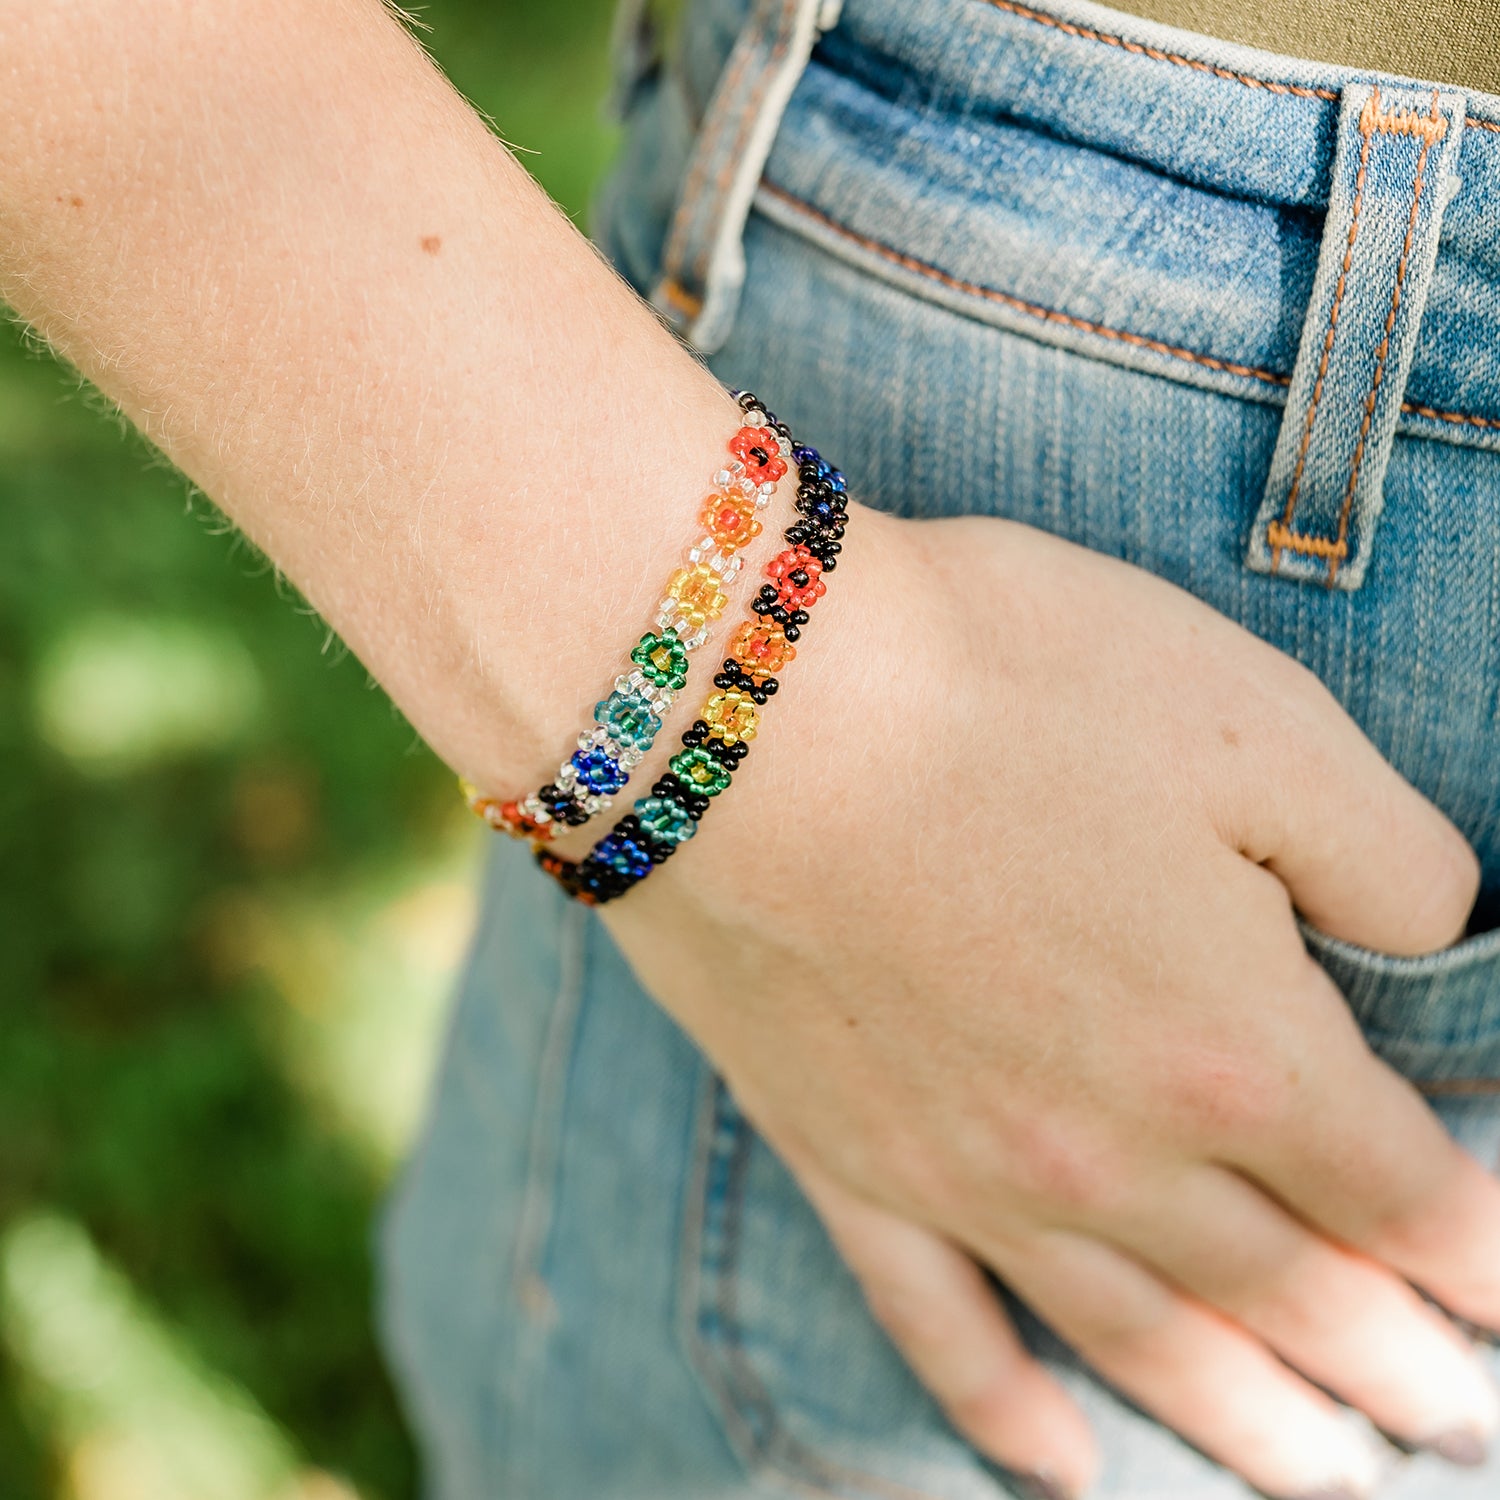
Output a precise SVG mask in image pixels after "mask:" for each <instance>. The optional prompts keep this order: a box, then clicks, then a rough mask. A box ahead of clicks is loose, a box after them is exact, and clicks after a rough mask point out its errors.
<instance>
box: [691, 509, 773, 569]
mask: <svg viewBox="0 0 1500 1500" xmlns="http://www.w3.org/2000/svg"><path fill="white" fill-rule="evenodd" d="M755 509H756V507H755V497H754V496H753V495H710V496H709V497H708V499H707V500H705V501H704V502H703V512H702V515H701V516H700V517H699V519H700V520H701V521H702V522H703V525H704V528H705V529H706V530H707V532H708V534H709V536H711V537H712V538H713V539H714V545H715V546H717V547H718V548H719V550H720V551H721V552H723V553H724V555H725V556H726V557H728V556H729V555H730V554H732V553H733V552H734V551H735V550H736V549H737V548H739V547H743V546H745V545H746V543H748V542H753V541H754V540H755V538H756V537H758V536H759V535H760V534H761V532H762V530H764V528H763V527H762V526H761V524H760V522H759V520H757V519H756V515H755Z"/></svg>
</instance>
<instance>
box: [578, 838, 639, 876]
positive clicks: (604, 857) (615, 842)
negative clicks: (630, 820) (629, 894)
mask: <svg viewBox="0 0 1500 1500" xmlns="http://www.w3.org/2000/svg"><path fill="white" fill-rule="evenodd" d="M592 857H593V858H594V859H595V860H597V861H598V862H599V863H600V864H602V865H608V866H609V868H610V869H612V870H618V871H619V872H620V874H621V875H625V876H628V877H629V878H630V879H631V880H639V879H640V878H641V877H642V876H643V875H646V874H649V873H650V870H651V856H650V854H648V853H647V852H646V850H645V849H644V848H642V846H641V845H640V844H638V843H636V841H635V840H634V839H633V838H631V837H630V836H629V835H628V834H623V833H607V834H605V835H604V837H603V838H602V839H600V840H599V843H598V845H597V846H596V847H595V849H594V853H593V856H592Z"/></svg>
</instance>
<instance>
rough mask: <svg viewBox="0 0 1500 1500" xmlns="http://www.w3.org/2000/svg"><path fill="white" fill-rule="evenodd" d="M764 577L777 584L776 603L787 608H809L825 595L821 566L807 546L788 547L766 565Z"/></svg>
mask: <svg viewBox="0 0 1500 1500" xmlns="http://www.w3.org/2000/svg"><path fill="white" fill-rule="evenodd" d="M766 577H767V578H769V579H770V580H771V582H772V583H774V584H775V585H776V602H777V603H778V604H782V605H784V606H785V607H786V608H787V609H810V608H811V607H812V606H813V605H814V604H816V603H817V602H818V600H819V599H821V598H822V597H823V595H824V594H826V593H827V592H828V585H827V584H826V583H824V582H823V564H822V563H821V562H819V561H818V559H817V558H816V557H814V556H813V554H812V553H811V552H809V551H808V550H807V548H806V547H791V548H788V550H787V551H785V552H782V553H779V554H778V555H777V556H775V557H773V558H772V559H771V561H770V562H768V563H767V564H766Z"/></svg>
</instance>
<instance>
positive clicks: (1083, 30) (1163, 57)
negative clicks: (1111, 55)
mask: <svg viewBox="0 0 1500 1500" xmlns="http://www.w3.org/2000/svg"><path fill="white" fill-rule="evenodd" d="M984 3H985V4H986V5H993V6H994V7H995V9H996V10H1008V11H1010V13H1011V14H1012V15H1016V16H1019V17H1020V18H1021V19H1022V20H1023V21H1036V22H1039V23H1040V24H1041V25H1043V26H1055V27H1056V28H1057V29H1058V30H1059V31H1065V32H1067V34H1068V35H1069V36H1076V37H1081V38H1082V39H1083V40H1084V41H1086V42H1105V43H1107V44H1108V45H1109V46H1111V47H1120V48H1122V49H1123V50H1124V51H1126V52H1135V53H1138V54H1139V55H1140V56H1142V57H1150V58H1154V59H1155V60H1156V61H1157V62H1169V63H1176V64H1177V65H1178V67H1182V68H1196V69H1197V70H1198V71H1199V72H1200V73H1212V74H1213V75H1214V76H1215V77H1216V78H1230V79H1233V80H1234V82H1236V83H1243V84H1247V85H1248V86H1249V87H1250V88H1253V89H1266V90H1268V91H1269V92H1270V93H1273V94H1299V95H1301V96H1302V97H1304V98H1309V99H1337V98H1338V96H1339V95H1338V90H1337V89H1314V88H1308V87H1307V86H1306V85H1305V84H1299V83H1273V82H1272V81H1271V80H1270V79H1269V78H1254V77H1252V76H1251V75H1250V74H1249V73H1236V72H1235V71H1234V70H1233V69H1232V68H1221V67H1218V66H1216V65H1215V64H1214V63H1206V62H1204V61H1203V60H1202V59H1201V58H1197V57H1184V56H1183V55H1182V54H1181V53H1180V52H1164V51H1162V49H1161V48H1159V47H1148V46H1146V44H1145V43H1144V42H1131V41H1127V40H1126V39H1125V38H1124V37H1122V36H1114V35H1112V34H1111V33H1110V32H1107V31H1095V30H1094V28H1093V27H1092V26H1075V25H1074V24H1073V22H1071V21H1061V20H1059V19H1058V18H1057V17H1056V16H1049V15H1046V14H1045V13H1043V12H1042V11H1039V10H1033V9H1032V8H1031V7H1030V6H1029V5H1018V4H1016V0H984Z"/></svg>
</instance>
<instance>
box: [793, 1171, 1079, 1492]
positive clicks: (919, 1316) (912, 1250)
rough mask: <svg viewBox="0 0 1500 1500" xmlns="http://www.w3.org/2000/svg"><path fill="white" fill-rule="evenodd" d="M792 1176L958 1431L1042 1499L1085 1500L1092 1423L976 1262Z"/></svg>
mask: <svg viewBox="0 0 1500 1500" xmlns="http://www.w3.org/2000/svg"><path fill="white" fill-rule="evenodd" d="M799 1177H800V1179H801V1182H802V1186H803V1189H804V1191H806V1193H807V1195H808V1197H809V1198H810V1200H811V1201H812V1203H813V1205H814V1206H815V1207H816V1208H817V1210H818V1212H819V1214H820V1215H821V1217H822V1219H823V1222H824V1224H825V1225H826V1226H827V1229H828V1232H829V1235H830V1236H831V1238H832V1239H833V1242H834V1244H835V1245H836V1246H837V1247H838V1249H839V1253H840V1254H841V1255H842V1256H843V1258H844V1260H845V1261H846V1263H847V1264H848V1266H849V1268H850V1270H852V1271H853V1272H854V1275H855V1277H856V1278H857V1279H858V1281H859V1283H860V1286H861V1288H862V1289H863V1291H864V1294H865V1298H866V1300H867V1301H868V1302H869V1305H870V1310H871V1312H872V1313H873V1314H874V1316H875V1318H876V1319H877V1321H878V1322H879V1323H880V1324H881V1326H882V1327H883V1328H884V1329H885V1331H886V1332H887V1333H888V1334H889V1335H890V1337H891V1340H892V1342H893V1343H894V1344H895V1345H896V1347H897V1348H898V1349H899V1350H900V1351H901V1353H902V1355H903V1356H904V1357H905V1359H906V1360H907V1362H908V1363H909V1364H910V1365H911V1367H912V1370H913V1371H914V1372H915V1373H916V1375H917V1377H918V1379H920V1380H921V1382H922V1383H923V1384H924V1385H925V1386H926V1387H927V1389H928V1390H929V1391H931V1392H932V1394H933V1396H934V1397H935V1398H936V1399H937V1401H938V1403H939V1404H940V1405H941V1406H942V1407H943V1409H944V1411H946V1413H947V1414H948V1417H949V1419H950V1420H951V1421H952V1423H953V1425H954V1426H955V1427H956V1428H957V1429H958V1430H959V1431H960V1432H961V1433H962V1434H963V1435H964V1436H965V1437H966V1438H967V1439H968V1440H969V1441H970V1442H971V1443H973V1444H974V1446H975V1447H976V1448H978V1449H979V1450H980V1451H981V1452H982V1453H984V1454H986V1455H987V1456H988V1457H989V1458H991V1459H993V1460H994V1461H995V1462H996V1463H998V1464H1000V1465H1002V1466H1003V1467H1005V1468H1008V1469H1010V1470H1012V1471H1014V1472H1015V1473H1018V1474H1021V1475H1025V1476H1027V1477H1028V1478H1030V1479H1031V1480H1032V1481H1033V1483H1034V1485H1035V1488H1036V1490H1037V1492H1038V1493H1039V1494H1045V1495H1048V1496H1049V1497H1050V1496H1053V1495H1055V1496H1056V1497H1057V1500H1066V1497H1068V1496H1077V1495H1082V1494H1083V1493H1084V1491H1085V1490H1086V1489H1087V1488H1088V1487H1089V1485H1090V1484H1092V1482H1093V1478H1094V1474H1095V1471H1096V1469H1097V1466H1098V1461H1097V1458H1096V1456H1095V1448H1094V1441H1093V1437H1092V1435H1091V1434H1090V1432H1089V1429H1088V1424H1087V1422H1086V1421H1085V1420H1084V1417H1083V1414H1082V1413H1081V1412H1080V1411H1079V1410H1078V1408H1077V1406H1075V1405H1074V1403H1073V1400H1072V1398H1071V1397H1070V1396H1068V1395H1067V1393H1066V1392H1065V1391H1064V1390H1063V1388H1062V1387H1061V1386H1060V1385H1059V1384H1058V1383H1057V1381H1056V1380H1054V1379H1053V1378H1052V1376H1051V1375H1049V1374H1048V1373H1047V1371H1046V1370H1045V1369H1044V1368H1043V1367H1042V1366H1041V1365H1040V1364H1039V1363H1038V1362H1037V1361H1036V1360H1034V1359H1033V1358H1032V1357H1031V1356H1030V1355H1029V1354H1028V1353H1027V1352H1026V1349H1025V1347H1024V1346H1023V1345H1022V1343H1021V1341H1020V1339H1019V1337H1018V1336H1017V1335H1016V1331H1015V1329H1014V1327H1013V1326H1012V1325H1011V1322H1010V1319H1009V1318H1008V1317H1006V1315H1005V1312H1004V1309H1003V1308H1002V1307H1001V1305H1000V1302H999V1299H998V1298H997V1297H996V1295H995V1292H994V1289H993V1288H992V1287H991V1286H990V1285H989V1284H988V1283H987V1282H986V1280H985V1278H984V1274H983V1272H981V1271H980V1269H979V1268H978V1267H977V1266H976V1265H975V1264H974V1262H973V1260H971V1259H970V1258H969V1256H967V1255H965V1254H964V1253H963V1252H962V1251H961V1250H959V1249H958V1248H957V1247H955V1246H954V1245H953V1244H952V1243H951V1242H950V1241H948V1240H946V1239H943V1238H942V1237H941V1236H940V1235H937V1234H934V1233H933V1232H932V1231H930V1230H928V1229H926V1228H923V1227H922V1226H921V1225H918V1224H914V1223H912V1222H910V1221H909V1220H906V1219H902V1218H899V1217H898V1216H896V1215H895V1214H892V1213H889V1212H887V1211H886V1210H885V1209H882V1208H879V1207H877V1206H876V1205H874V1204H872V1203H869V1202H867V1201H865V1200H864V1199H861V1198H858V1197H856V1196H854V1195H853V1194H852V1193H849V1192H848V1191H846V1190H845V1189H844V1188H842V1187H841V1186H839V1185H838V1184H837V1183H835V1182H834V1181H833V1180H832V1179H830V1178H827V1177H825V1176H823V1175H822V1174H821V1173H818V1172H816V1171H813V1172H809V1171H808V1170H807V1169H806V1168H803V1169H801V1170H800V1171H799Z"/></svg>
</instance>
